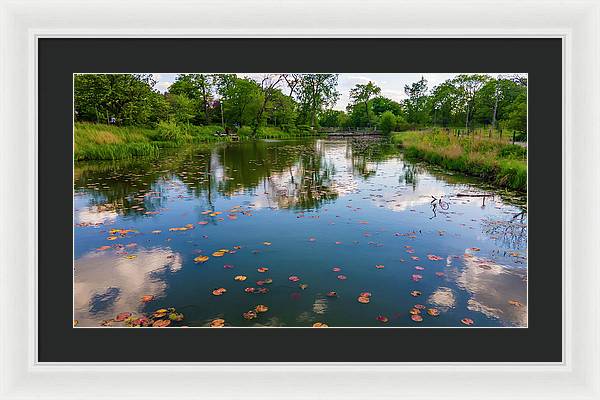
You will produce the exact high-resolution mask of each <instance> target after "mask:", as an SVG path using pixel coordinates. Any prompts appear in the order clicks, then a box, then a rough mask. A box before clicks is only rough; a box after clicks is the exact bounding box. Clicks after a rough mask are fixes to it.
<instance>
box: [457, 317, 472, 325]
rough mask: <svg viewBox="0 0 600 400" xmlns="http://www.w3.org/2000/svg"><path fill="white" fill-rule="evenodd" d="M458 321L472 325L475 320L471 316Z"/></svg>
mask: <svg viewBox="0 0 600 400" xmlns="http://www.w3.org/2000/svg"><path fill="white" fill-rule="evenodd" d="M460 322H462V323H463V324H465V325H473V324H474V323H475V321H473V320H472V319H471V318H463V319H461V320H460Z"/></svg>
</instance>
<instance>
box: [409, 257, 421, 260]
mask: <svg viewBox="0 0 600 400" xmlns="http://www.w3.org/2000/svg"><path fill="white" fill-rule="evenodd" d="M410 258H412V259H413V260H415V261H419V257H417V256H411V257H410Z"/></svg>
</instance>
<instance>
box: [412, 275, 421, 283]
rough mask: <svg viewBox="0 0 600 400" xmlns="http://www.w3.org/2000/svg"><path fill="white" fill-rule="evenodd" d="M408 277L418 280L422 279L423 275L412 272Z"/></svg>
mask: <svg viewBox="0 0 600 400" xmlns="http://www.w3.org/2000/svg"><path fill="white" fill-rule="evenodd" d="M410 279H412V280H413V281H415V282H419V281H420V280H421V279H423V276H421V275H419V274H413V275H412V276H411V277H410Z"/></svg>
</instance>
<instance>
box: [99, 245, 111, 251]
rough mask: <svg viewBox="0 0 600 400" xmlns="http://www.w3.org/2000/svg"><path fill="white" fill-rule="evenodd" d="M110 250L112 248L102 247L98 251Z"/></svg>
mask: <svg viewBox="0 0 600 400" xmlns="http://www.w3.org/2000/svg"><path fill="white" fill-rule="evenodd" d="M108 249H110V246H100V247H98V248H97V249H96V250H98V251H104V250H108Z"/></svg>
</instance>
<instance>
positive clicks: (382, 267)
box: [375, 264, 385, 269]
mask: <svg viewBox="0 0 600 400" xmlns="http://www.w3.org/2000/svg"><path fill="white" fill-rule="evenodd" d="M375 268H377V269H384V268H385V266H384V265H381V264H378V265H376V266H375Z"/></svg>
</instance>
